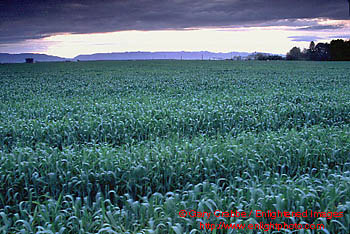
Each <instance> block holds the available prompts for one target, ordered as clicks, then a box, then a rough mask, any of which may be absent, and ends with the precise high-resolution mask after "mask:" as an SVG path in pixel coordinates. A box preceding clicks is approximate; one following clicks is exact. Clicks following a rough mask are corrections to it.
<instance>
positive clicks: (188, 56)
mask: <svg viewBox="0 0 350 234" xmlns="http://www.w3.org/2000/svg"><path fill="white" fill-rule="evenodd" d="M248 55H249V53H246V52H229V53H213V52H208V51H200V52H185V51H180V52H124V53H100V54H91V55H79V56H77V57H75V58H74V60H80V61H88V60H150V59H178V60H181V59H183V60H201V59H205V60H208V59H217V60H220V59H231V58H233V57H235V56H241V57H246V56H248Z"/></svg>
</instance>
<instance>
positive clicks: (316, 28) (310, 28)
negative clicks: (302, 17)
mask: <svg viewBox="0 0 350 234" xmlns="http://www.w3.org/2000/svg"><path fill="white" fill-rule="evenodd" d="M344 26H345V25H343V24H338V25H313V26H308V27H303V28H299V29H298V30H304V31H322V30H333V29H341V28H344Z"/></svg>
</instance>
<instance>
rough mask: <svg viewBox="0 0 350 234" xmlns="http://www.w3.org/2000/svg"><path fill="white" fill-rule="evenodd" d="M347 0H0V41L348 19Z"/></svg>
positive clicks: (310, 28) (310, 27)
mask: <svg viewBox="0 0 350 234" xmlns="http://www.w3.org/2000/svg"><path fill="white" fill-rule="evenodd" d="M347 4H348V1H346V0H332V1H329V0H308V1H305V0H295V1H290V0H270V1H267V0H265V1H264V0H252V1H246V0H192V1H188V0H100V1H96V0H94V1H92V0H60V1H54V0H31V1H29V0H2V1H1V2H0V43H9V42H18V41H22V40H25V39H33V38H42V37H46V36H48V35H52V34H56V33H65V32H66V33H96V32H113V31H121V30H163V29H184V28H195V27H208V26H214V27H227V26H254V25H259V24H263V25H269V24H270V23H271V25H273V22H277V21H278V22H280V24H282V25H290V23H291V22H295V20H297V19H308V18H317V17H324V18H330V19H344V20H345V19H349V17H348V11H347ZM269 22H270V23H269ZM281 22H284V23H281ZM304 26H309V27H305V30H312V27H315V26H312V25H311V26H310V25H304ZM316 26H317V25H316ZM307 28H309V29H307ZM314 29H315V28H314ZM317 30H322V28H318V29H317Z"/></svg>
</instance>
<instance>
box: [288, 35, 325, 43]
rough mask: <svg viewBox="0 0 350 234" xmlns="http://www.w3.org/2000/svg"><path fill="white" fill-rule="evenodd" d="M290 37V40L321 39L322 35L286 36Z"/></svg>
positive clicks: (308, 40)
mask: <svg viewBox="0 0 350 234" xmlns="http://www.w3.org/2000/svg"><path fill="white" fill-rule="evenodd" d="M288 38H291V39H292V41H307V42H310V41H318V40H321V39H323V38H322V37H317V36H292V37H288Z"/></svg>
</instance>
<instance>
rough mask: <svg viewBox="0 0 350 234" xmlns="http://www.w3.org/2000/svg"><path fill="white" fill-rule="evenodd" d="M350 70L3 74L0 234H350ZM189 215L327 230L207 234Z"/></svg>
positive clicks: (301, 66) (184, 65)
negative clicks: (226, 214) (220, 214)
mask: <svg viewBox="0 0 350 234" xmlns="http://www.w3.org/2000/svg"><path fill="white" fill-rule="evenodd" d="M348 66H349V64H348V63H347V62H301V61H295V62H291V61H289V62H286V61H266V62H262V61H237V62H236V61H235V62H232V61H110V62H107V61H105V62H81V63H36V64H31V65H28V64H6V65H3V66H1V67H0V233H62V234H67V233H174V234H178V233H192V234H193V233H262V232H264V233H281V232H282V233H290V232H293V233H350V213H349V211H350V199H349V198H350V101H349V100H350V82H349V80H350V76H349V74H348ZM181 210H188V211H189V210H195V211H199V212H212V213H213V212H214V211H215V210H221V211H230V210H237V211H240V212H242V211H245V212H249V211H250V210H261V211H268V210H270V211H277V210H285V211H290V212H292V211H294V212H304V211H310V210H313V211H317V212H342V214H343V216H342V217H337V218H332V219H327V218H325V217H293V218H285V217H279V218H276V219H275V220H273V222H276V223H283V222H286V223H289V224H303V223H304V224H305V223H307V224H323V225H324V227H325V229H319V230H293V231H292V230H281V231H276V230H269V231H263V230H260V231H259V230H219V229H218V230H213V231H210V230H203V229H201V227H200V225H199V223H200V222H201V223H211V224H219V223H220V222H225V223H238V224H255V223H260V222H264V223H269V222H270V221H271V219H269V218H266V217H256V216H252V217H250V218H249V219H248V218H242V217H220V218H217V217H213V216H211V217H210V218H209V219H205V218H203V217H199V218H191V217H180V216H179V211H181Z"/></svg>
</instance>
